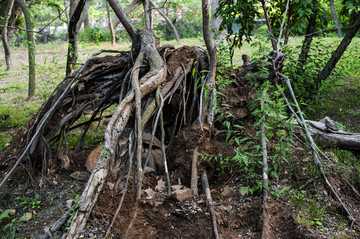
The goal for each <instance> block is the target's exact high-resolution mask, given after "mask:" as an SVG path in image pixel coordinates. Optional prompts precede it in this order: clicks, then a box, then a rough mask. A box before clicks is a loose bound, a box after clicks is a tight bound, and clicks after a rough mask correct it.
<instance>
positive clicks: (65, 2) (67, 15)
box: [64, 0, 71, 24]
mask: <svg viewBox="0 0 360 239" xmlns="http://www.w3.org/2000/svg"><path fill="white" fill-rule="evenodd" d="M67 6H68V3H67V1H66V0H64V8H66V7H67ZM70 9H71V6H70ZM70 9H69V10H66V11H65V16H66V21H67V23H68V24H69V22H70V14H69V13H70Z"/></svg>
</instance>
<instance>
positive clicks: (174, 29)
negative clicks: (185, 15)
mask: <svg viewBox="0 0 360 239" xmlns="http://www.w3.org/2000/svg"><path fill="white" fill-rule="evenodd" d="M149 2H150V5H152V6H153V8H155V9H156V11H158V13H160V15H161V16H162V17H163V18H164V19H165V21H166V22H167V23H168V24H169V26H170V28H171V30H172V31H173V33H174V36H175V39H176V41H177V42H180V37H179V34H178V32H177V30H176V28H175V26H174V24H173V23H172V22H171V20H170V19H169V18H168V17H167V16H166V14H165V13H164V12H163V11H162V10H161V9H160V8H158V7H157V6H156V3H155V2H154V1H152V0H149Z"/></svg>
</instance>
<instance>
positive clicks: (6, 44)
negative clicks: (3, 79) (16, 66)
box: [1, 0, 14, 71]
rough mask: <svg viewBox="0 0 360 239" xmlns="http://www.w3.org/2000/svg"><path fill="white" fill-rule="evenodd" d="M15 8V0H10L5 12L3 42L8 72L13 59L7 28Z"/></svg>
mask: <svg viewBox="0 0 360 239" xmlns="http://www.w3.org/2000/svg"><path fill="white" fill-rule="evenodd" d="M13 7H14V0H9V2H8V5H7V7H6V10H5V16H4V17H5V19H4V27H3V31H2V34H1V38H2V42H3V46H4V53H5V62H6V70H8V71H9V70H11V58H10V46H9V42H8V39H7V26H8V21H9V19H10V16H11V11H12V9H13Z"/></svg>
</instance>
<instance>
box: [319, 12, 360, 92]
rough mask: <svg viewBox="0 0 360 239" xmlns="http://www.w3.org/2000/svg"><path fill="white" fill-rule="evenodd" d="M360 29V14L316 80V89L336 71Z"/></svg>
mask: <svg viewBox="0 0 360 239" xmlns="http://www.w3.org/2000/svg"><path fill="white" fill-rule="evenodd" d="M359 28H360V12H359V13H358V14H357V15H356V16H355V18H354V21H353V22H352V24H351V25H350V26H349V29H348V31H347V33H346V35H345V37H344V38H343V40H342V41H341V43H340V45H339V46H338V47H337V48H336V50H335V51H334V53H333V54H332V56H331V58H330V60H329V61H328V62H327V63H326V65H325V67H324V69H323V70H322V71H321V72H320V74H319V76H318V78H317V79H316V80H315V87H314V88H315V89H316V90H317V89H318V88H319V87H320V84H321V83H322V82H323V81H324V80H326V78H327V77H328V76H329V75H330V73H331V71H332V70H333V69H334V67H335V65H336V63H337V62H338V61H339V60H340V58H341V56H342V55H343V53H344V52H345V50H346V48H347V47H348V45H349V44H350V43H351V40H352V39H353V38H354V36H355V35H356V33H357V32H358V30H359Z"/></svg>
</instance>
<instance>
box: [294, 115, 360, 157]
mask: <svg viewBox="0 0 360 239" xmlns="http://www.w3.org/2000/svg"><path fill="white" fill-rule="evenodd" d="M306 122H307V123H309V126H310V127H309V131H310V132H311V134H312V135H313V136H314V139H315V140H316V141H318V143H319V144H320V145H322V146H324V147H328V148H339V149H344V150H349V151H351V152H353V153H354V154H355V155H359V154H360V133H348V132H345V131H343V130H336V131H334V130H332V129H329V127H327V126H326V123H324V120H320V121H311V120H308V121H306ZM295 124H298V123H296V122H295Z"/></svg>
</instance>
